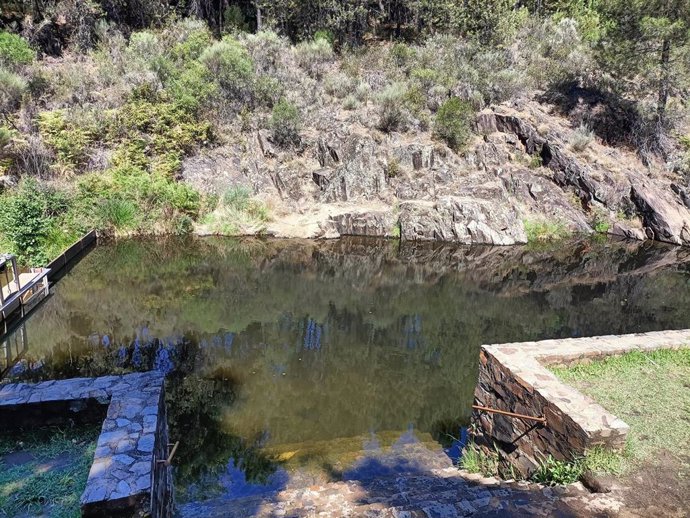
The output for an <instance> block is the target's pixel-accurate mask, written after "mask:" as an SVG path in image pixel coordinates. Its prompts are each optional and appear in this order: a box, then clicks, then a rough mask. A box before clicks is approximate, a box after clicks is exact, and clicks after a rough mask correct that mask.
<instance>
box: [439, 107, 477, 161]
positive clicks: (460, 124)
mask: <svg viewBox="0 0 690 518" xmlns="http://www.w3.org/2000/svg"><path fill="white" fill-rule="evenodd" d="M472 116H473V110H472V107H471V105H470V104H469V103H468V102H467V101H461V100H460V99H458V98H457V97H453V98H452V99H448V100H447V101H446V102H445V103H443V105H441V107H440V108H439V110H438V113H436V120H435V121H434V135H436V136H437V137H438V138H440V139H442V140H444V141H445V142H446V144H448V147H450V148H451V149H453V150H455V151H458V150H459V149H461V148H462V147H463V146H464V145H465V144H466V143H467V140H468V139H469V138H470V135H471V134H472Z"/></svg>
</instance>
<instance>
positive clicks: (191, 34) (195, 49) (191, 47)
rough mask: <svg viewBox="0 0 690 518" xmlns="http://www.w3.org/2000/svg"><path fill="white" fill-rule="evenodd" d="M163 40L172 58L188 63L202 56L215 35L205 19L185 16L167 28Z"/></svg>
mask: <svg viewBox="0 0 690 518" xmlns="http://www.w3.org/2000/svg"><path fill="white" fill-rule="evenodd" d="M163 40H164V44H167V45H168V46H169V48H170V56H171V57H172V59H173V60H175V61H177V62H178V63H179V62H182V63H186V62H190V61H193V60H195V59H198V58H199V57H200V56H201V54H202V53H203V52H204V50H205V49H206V48H207V47H209V46H210V45H211V44H212V43H213V35H212V34H211V31H210V30H209V28H208V26H207V25H206V23H204V22H203V21H201V20H194V19H189V18H185V19H182V20H180V21H179V22H177V23H175V24H174V25H172V26H170V27H169V28H168V29H166V30H165V32H164V33H163Z"/></svg>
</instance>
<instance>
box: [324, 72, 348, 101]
mask: <svg viewBox="0 0 690 518" xmlns="http://www.w3.org/2000/svg"><path fill="white" fill-rule="evenodd" d="M353 88H354V85H353V83H352V79H350V78H349V77H347V76H346V75H345V74H343V73H341V72H339V73H337V74H333V75H329V76H328V77H327V78H326V80H325V81H324V89H325V90H326V93H328V94H330V95H332V96H334V97H337V98H338V99H342V98H344V97H345V96H347V95H348V94H350V93H351V92H352V90H353Z"/></svg>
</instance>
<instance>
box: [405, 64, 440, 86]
mask: <svg viewBox="0 0 690 518" xmlns="http://www.w3.org/2000/svg"><path fill="white" fill-rule="evenodd" d="M410 77H412V79H414V80H415V81H416V82H417V83H419V84H420V85H421V87H422V88H423V89H424V90H425V91H428V90H429V89H430V88H431V87H432V86H434V85H435V84H436V83H437V81H438V72H436V70H434V69H431V68H415V69H413V70H412V72H410Z"/></svg>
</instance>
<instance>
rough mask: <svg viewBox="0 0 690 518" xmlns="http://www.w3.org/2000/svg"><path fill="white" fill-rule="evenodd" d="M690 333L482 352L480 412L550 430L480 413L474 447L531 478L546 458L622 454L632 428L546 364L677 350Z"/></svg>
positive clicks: (490, 347)
mask: <svg viewBox="0 0 690 518" xmlns="http://www.w3.org/2000/svg"><path fill="white" fill-rule="evenodd" d="M687 344H690V330H683V331H662V332H654V333H640V334H634V335H621V336H598V337H593V338H576V339H564V340H544V341H541V342H525V343H515V344H496V345H485V346H482V350H481V353H480V366H479V381H478V383H477V387H476V389H475V403H476V404H477V405H481V406H486V407H491V408H496V409H499V410H504V411H508V412H513V413H519V414H523V415H529V416H534V417H542V416H543V417H545V418H546V424H541V423H538V422H534V421H529V420H524V419H520V418H515V417H509V416H505V415H500V414H495V413H486V412H479V411H475V412H474V413H473V417H472V421H473V424H474V428H475V431H476V434H477V436H476V439H477V442H478V443H479V444H481V445H483V446H485V447H487V448H493V447H498V448H499V449H500V450H501V453H502V458H503V463H504V465H503V467H504V468H509V467H511V466H512V468H513V469H515V470H517V471H518V472H519V473H520V474H521V475H523V476H529V475H530V474H531V473H532V472H533V471H534V469H535V468H537V467H538V465H539V463H540V462H541V461H542V460H543V459H544V458H546V457H548V456H549V455H552V456H553V457H554V458H556V459H559V460H565V459H572V458H573V457H574V456H577V455H582V454H584V453H586V452H587V451H588V450H589V449H591V448H593V447H594V446H597V445H601V446H604V447H606V448H611V449H621V448H622V447H623V446H624V445H625V440H626V437H627V433H628V430H629V428H628V425H627V424H625V423H624V422H623V421H621V420H620V419H618V418H617V417H615V416H614V415H612V414H610V413H609V412H608V411H607V410H606V409H604V408H603V407H602V406H600V405H599V404H597V403H596V402H595V401H594V400H592V399H591V398H589V397H587V396H585V395H584V394H582V393H580V392H579V391H577V390H575V389H574V388H573V387H570V386H567V385H565V384H563V383H562V382H561V381H560V380H559V379H558V378H557V377H556V376H555V375H554V374H553V373H552V372H551V371H549V370H548V369H547V368H546V366H547V365H556V364H557V365H570V364H573V363H578V362H587V361H591V360H592V359H597V358H602V357H604V356H608V355H613V354H622V353H626V352H630V351H633V350H642V351H648V350H654V349H661V348H680V347H687Z"/></svg>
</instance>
